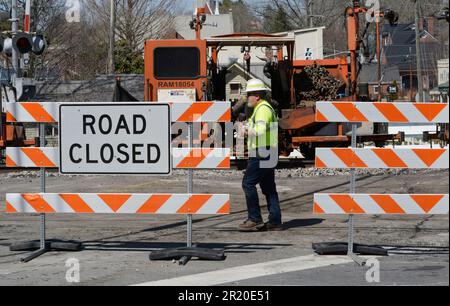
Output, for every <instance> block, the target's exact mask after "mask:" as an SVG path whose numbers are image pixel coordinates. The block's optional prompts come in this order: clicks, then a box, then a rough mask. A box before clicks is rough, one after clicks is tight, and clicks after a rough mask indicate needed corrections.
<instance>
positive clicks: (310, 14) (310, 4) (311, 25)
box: [307, 0, 314, 28]
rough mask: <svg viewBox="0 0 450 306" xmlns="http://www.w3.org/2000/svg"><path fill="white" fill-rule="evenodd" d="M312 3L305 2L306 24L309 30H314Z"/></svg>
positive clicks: (310, 0)
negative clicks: (306, 7)
mask: <svg viewBox="0 0 450 306" xmlns="http://www.w3.org/2000/svg"><path fill="white" fill-rule="evenodd" d="M313 5H314V1H313V0H308V2H307V6H308V9H307V12H308V24H309V27H310V28H314V19H313V18H314V9H313Z"/></svg>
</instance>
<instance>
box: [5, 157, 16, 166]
mask: <svg viewBox="0 0 450 306" xmlns="http://www.w3.org/2000/svg"><path fill="white" fill-rule="evenodd" d="M6 167H17V164H16V163H15V162H14V161H13V160H12V159H11V158H10V157H9V156H8V155H6Z"/></svg>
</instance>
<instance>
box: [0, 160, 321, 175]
mask: <svg viewBox="0 0 450 306" xmlns="http://www.w3.org/2000/svg"><path fill="white" fill-rule="evenodd" d="M245 167H246V161H245V160H242V159H241V160H237V159H232V160H231V169H234V170H236V169H237V170H243V169H245ZM312 167H314V160H307V159H301V158H281V159H280V160H279V162H278V167H277V169H293V168H312ZM23 170H26V169H24V168H18V167H6V166H5V164H0V173H9V172H15V171H23ZM30 170H31V169H30ZM35 170H37V169H35Z"/></svg>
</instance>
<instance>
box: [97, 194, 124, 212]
mask: <svg viewBox="0 0 450 306" xmlns="http://www.w3.org/2000/svg"><path fill="white" fill-rule="evenodd" d="M98 196H99V197H100V198H101V199H102V200H103V202H105V204H106V205H108V206H109V207H110V208H111V209H112V210H113V211H114V212H117V211H118V210H119V209H120V208H121V207H122V206H123V204H125V202H126V201H128V199H129V198H130V197H131V194H99V195H98Z"/></svg>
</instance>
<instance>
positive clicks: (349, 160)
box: [331, 149, 367, 168]
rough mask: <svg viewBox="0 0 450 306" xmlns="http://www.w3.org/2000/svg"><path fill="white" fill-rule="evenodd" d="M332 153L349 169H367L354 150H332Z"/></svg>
mask: <svg viewBox="0 0 450 306" xmlns="http://www.w3.org/2000/svg"><path fill="white" fill-rule="evenodd" d="M331 151H333V153H334V154H336V156H337V157H339V159H340V160H342V162H343V163H344V164H345V165H346V166H347V167H349V168H367V165H366V164H365V163H364V162H363V161H362V160H361V159H360V158H359V157H358V155H356V154H355V151H353V149H331Z"/></svg>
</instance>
